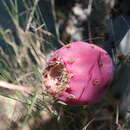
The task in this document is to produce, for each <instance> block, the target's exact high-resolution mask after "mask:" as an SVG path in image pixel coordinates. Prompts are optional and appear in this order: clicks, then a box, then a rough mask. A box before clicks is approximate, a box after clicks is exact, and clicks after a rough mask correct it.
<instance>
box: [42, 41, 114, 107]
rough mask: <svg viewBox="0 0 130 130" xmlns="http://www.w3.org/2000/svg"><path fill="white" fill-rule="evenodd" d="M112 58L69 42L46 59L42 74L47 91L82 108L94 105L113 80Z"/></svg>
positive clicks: (96, 48)
mask: <svg viewBox="0 0 130 130" xmlns="http://www.w3.org/2000/svg"><path fill="white" fill-rule="evenodd" d="M113 73H114V66H113V63H112V59H111V57H110V56H109V55H108V53H107V52H106V51H105V50H103V49H102V48H100V47H98V46H96V45H94V44H89V43H86V42H72V43H70V44H68V45H66V46H64V47H62V48H60V49H58V50H56V51H55V52H54V54H53V56H52V57H51V58H50V59H49V62H48V64H47V67H46V69H45V70H44V74H43V82H44V86H45V87H46V89H47V91H48V92H49V93H50V94H52V96H54V97H56V98H58V99H59V100H60V101H62V102H64V103H66V104H68V105H72V106H81V105H88V104H94V103H97V102H98V101H99V100H100V99H101V97H102V96H103V95H104V93H105V90H106V87H107V86H108V84H110V82H111V81H112V79H113Z"/></svg>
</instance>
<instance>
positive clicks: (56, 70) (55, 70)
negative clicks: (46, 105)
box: [43, 62, 71, 96]
mask: <svg viewBox="0 0 130 130" xmlns="http://www.w3.org/2000/svg"><path fill="white" fill-rule="evenodd" d="M70 78H71V74H69V73H68V72H67V70H66V68H65V66H64V63H62V62H55V63H53V64H52V63H51V64H48V66H47V67H46V69H45V72H44V73H43V79H44V80H43V82H44V84H45V86H46V88H47V89H48V91H49V92H52V93H53V94H54V93H55V95H57V96H58V95H61V94H62V92H63V91H65V90H66V89H68V88H69V85H68V80H69V79H70ZM48 86H49V87H48Z"/></svg>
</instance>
